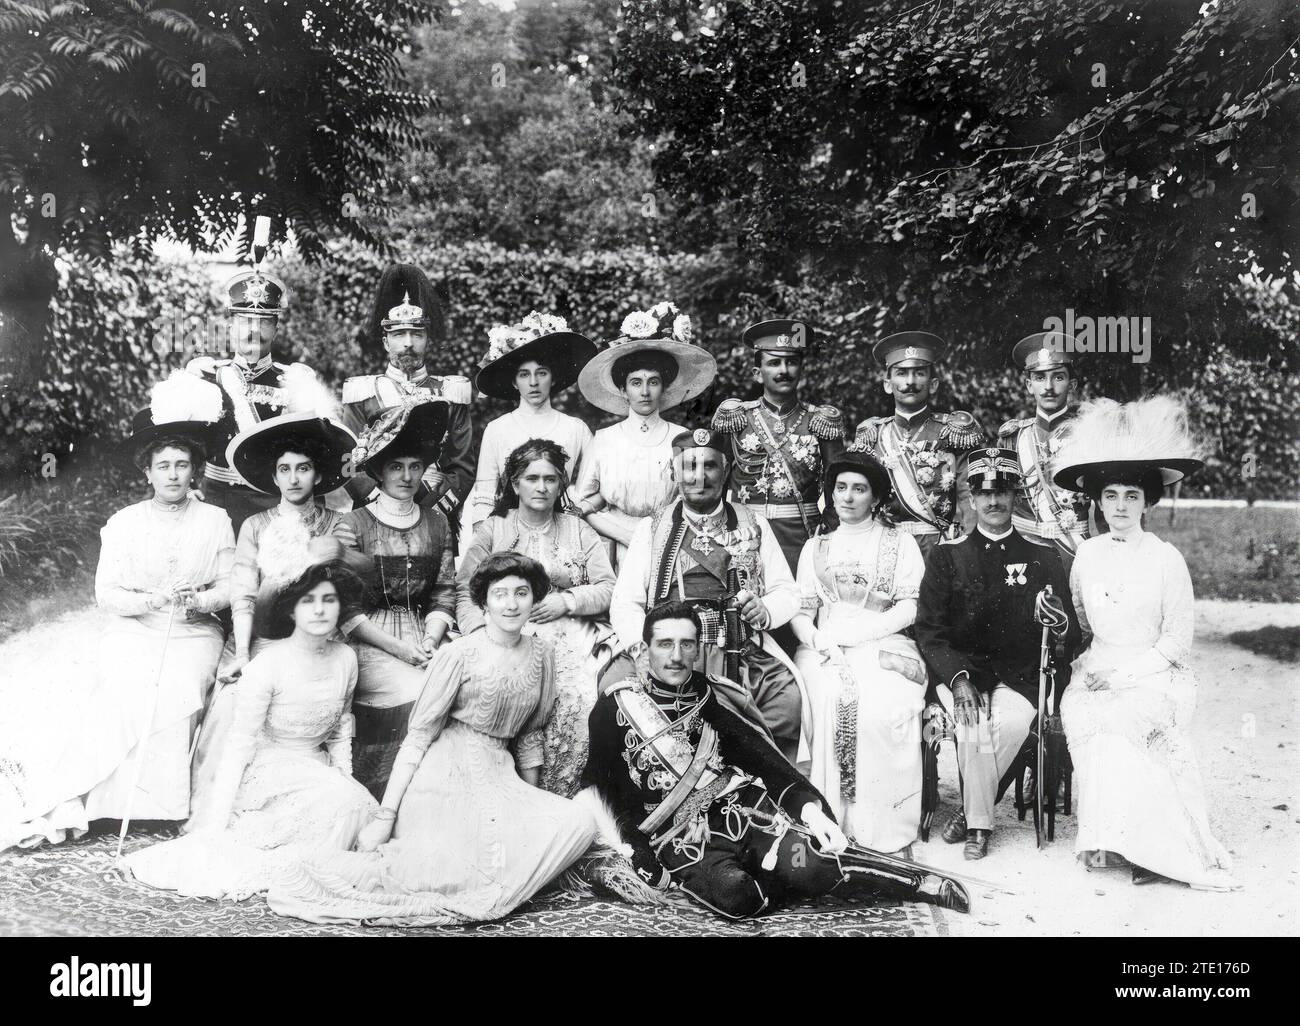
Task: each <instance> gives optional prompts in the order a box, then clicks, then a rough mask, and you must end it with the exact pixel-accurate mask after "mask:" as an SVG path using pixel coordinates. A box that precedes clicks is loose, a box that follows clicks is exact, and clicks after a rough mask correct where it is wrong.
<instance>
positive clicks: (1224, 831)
mask: <svg viewBox="0 0 1300 1026" xmlns="http://www.w3.org/2000/svg"><path fill="white" fill-rule="evenodd" d="M1196 612H1197V618H1196V643H1195V646H1194V649H1193V655H1192V659H1193V666H1194V668H1195V670H1196V673H1197V676H1198V678H1199V681H1200V694H1199V704H1198V708H1197V713H1196V719H1195V721H1194V724H1193V736H1194V742H1195V747H1196V753H1197V756H1198V758H1199V759H1200V764H1201V773H1202V776H1203V778H1204V780H1205V784H1206V788H1207V790H1208V794H1207V798H1208V802H1209V807H1210V813H1211V814H1210V819H1211V823H1212V825H1213V827H1214V829H1215V831H1216V833H1217V834H1218V836H1219V838H1220V839H1221V840H1222V841H1223V842H1224V844H1225V845H1226V846H1227V848H1228V849H1229V851H1230V852H1231V853H1232V856H1233V859H1234V860H1235V866H1234V875H1235V876H1236V877H1237V879H1238V880H1240V881H1241V882H1242V883H1243V884H1244V885H1245V889H1244V890H1242V891H1239V892H1235V893H1231V894H1216V893H1209V892H1202V891H1192V890H1190V889H1188V888H1186V887H1183V886H1181V885H1172V884H1155V885H1150V886H1146V887H1133V886H1132V885H1131V884H1130V883H1129V879H1128V871H1127V870H1126V869H1111V870H1097V871H1092V872H1088V871H1086V870H1084V869H1083V868H1082V866H1080V865H1078V864H1077V863H1076V862H1075V860H1074V854H1073V849H1074V834H1075V821H1074V818H1073V817H1062V816H1058V817H1057V833H1056V842H1055V843H1054V844H1052V845H1050V846H1049V847H1048V848H1046V849H1045V850H1043V851H1038V850H1036V849H1035V847H1034V830H1033V824H1032V822H1031V820H1030V819H1026V821H1025V822H1024V823H1020V822H1018V821H1017V820H1016V817H1015V810H1014V809H1013V808H1012V807H1011V801H1010V797H1008V798H1007V799H1004V801H1003V804H1002V805H1001V806H1000V808H999V816H1000V819H999V822H998V826H997V830H996V831H995V833H994V835H993V842H992V845H991V847H990V851H989V856H988V858H986V859H984V860H983V861H981V862H978V863H967V862H964V861H963V860H962V857H961V846H960V845H953V846H949V845H946V844H944V843H943V841H942V840H940V839H939V836H938V827H940V826H941V825H942V823H943V822H944V820H945V818H946V816H947V814H948V812H949V811H950V810H951V809H952V808H954V807H955V805H956V799H957V795H956V790H955V786H956V770H955V767H954V765H953V756H952V746H951V745H947V746H945V748H944V752H943V755H942V757H941V763H940V775H941V776H940V779H941V781H942V797H943V807H942V808H941V809H940V811H939V813H938V814H937V815H936V817H935V819H936V826H935V831H934V833H932V834H931V841H930V843H928V844H920V843H918V844H917V845H916V848H915V854H916V857H917V859H918V860H920V861H923V862H929V863H932V864H934V865H937V866H942V867H946V868H949V869H952V870H953V871H955V872H958V873H961V872H963V871H969V872H971V873H972V874H974V875H977V876H979V877H982V878H983V879H985V880H988V881H990V882H992V883H995V884H997V885H998V887H1000V888H1005V889H1006V890H1007V891H1010V892H1012V893H1003V892H1002V891H1000V890H999V891H993V890H990V889H989V888H988V887H982V886H978V885H975V886H972V887H971V895H972V898H973V900H974V909H973V910H972V914H971V915H969V916H960V915H956V914H954V913H944V919H945V920H946V923H947V926H948V930H949V932H950V933H951V934H952V935H954V936H987V935H993V934H1008V935H1012V934H1015V935H1037V936H1058V935H1065V936H1069V935H1083V936H1090V935H1114V934H1127V935H1140V934H1153V935H1162V934H1172V935H1182V936H1202V935H1209V934H1215V935H1219V936H1231V935H1235V934H1246V935H1291V936H1294V935H1296V934H1297V933H1300V884H1298V881H1300V801H1297V779H1300V741H1298V740H1297V739H1296V737H1295V734H1294V733H1293V730H1294V729H1295V728H1296V727H1297V726H1300V708H1298V707H1297V701H1298V699H1297V695H1298V691H1297V688H1296V683H1297V678H1298V677H1300V667H1297V666H1296V665H1295V664H1286V663H1279V662H1276V661H1274V660H1272V659H1270V658H1268V657H1267V656H1261V655H1255V654H1253V653H1251V652H1248V651H1246V650H1245V649H1241V648H1238V647H1236V646H1235V645H1232V644H1230V643H1229V642H1228V641H1227V636H1228V634H1230V633H1231V632H1232V631H1235V630H1246V629H1251V628H1255V627H1261V626H1264V625H1265V624H1270V623H1272V624H1279V625H1296V624H1300V604H1297V603H1293V604H1280V603H1259V602H1222V601H1200V602H1197V604H1196ZM98 631H99V614H98V613H97V612H96V611H95V610H94V609H87V610H82V611H79V612H75V613H69V614H67V615H65V616H62V617H60V618H59V619H58V620H55V621H53V622H52V623H49V624H45V625H43V626H40V627H36V628H33V629H31V630H28V631H24V632H22V633H20V634H17V635H15V636H14V637H12V638H10V639H8V640H7V641H5V642H4V643H0V710H6V711H7V712H8V713H10V714H13V713H15V712H16V711H17V710H18V708H24V709H32V708H33V706H34V704H35V705H36V706H37V707H39V708H40V711H41V713H42V714H43V715H47V716H51V715H52V716H56V717H57V716H59V715H60V714H61V710H64V709H67V708H68V707H69V705H70V703H73V702H75V701H76V689H75V688H74V687H68V686H67V684H66V683H65V682H69V681H75V680H77V679H83V680H84V679H86V677H87V676H88V675H89V674H90V673H91V672H92V671H93V665H94V654H95V640H96V638H97V636H98ZM33 685H35V686H36V687H37V688H39V691H37V692H35V694H39V695H40V696H41V697H40V699H39V701H38V702H37V703H33V701H32V700H33V697H34V693H33V690H32V686H33ZM6 692H8V694H6ZM19 693H21V694H22V700H19V701H15V700H14V696H15V695H16V694H19ZM4 719H6V720H9V721H10V727H11V728H12V726H13V721H12V719H11V716H8V715H7V716H5V717H4ZM8 732H9V731H5V733H8Z"/></svg>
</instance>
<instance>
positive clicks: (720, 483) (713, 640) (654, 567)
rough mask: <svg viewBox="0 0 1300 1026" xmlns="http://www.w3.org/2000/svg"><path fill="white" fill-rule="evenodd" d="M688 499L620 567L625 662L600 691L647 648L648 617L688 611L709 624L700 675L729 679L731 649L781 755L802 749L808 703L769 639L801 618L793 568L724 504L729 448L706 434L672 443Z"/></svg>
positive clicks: (645, 525)
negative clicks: (672, 609)
mask: <svg viewBox="0 0 1300 1026" xmlns="http://www.w3.org/2000/svg"><path fill="white" fill-rule="evenodd" d="M672 444H673V476H674V479H675V480H676V482H677V487H678V490H679V491H680V494H681V498H680V499H678V500H674V501H673V502H672V503H671V504H670V505H669V506H668V507H667V508H666V509H664V510H661V511H660V512H659V513H658V514H657V515H655V516H654V517H651V518H649V519H645V520H642V521H641V522H640V524H638V525H637V527H636V529H635V530H634V531H633V532H632V538H631V541H630V542H629V543H628V548H627V552H626V553H625V554H624V556H623V560H622V562H621V563H620V564H619V570H618V580H617V582H616V583H615V584H614V593H613V596H612V597H611V599H610V607H609V619H610V623H611V624H612V625H613V628H614V631H615V633H616V634H617V635H618V642H619V650H620V651H621V652H622V653H623V655H622V656H620V658H619V659H616V660H615V661H614V663H613V664H611V666H610V667H609V668H608V669H607V670H606V672H605V673H604V674H602V676H601V680H602V682H603V681H605V680H609V679H618V675H619V674H620V673H621V674H623V675H626V673H627V672H628V670H629V669H630V668H631V667H632V665H633V661H634V657H635V655H636V653H637V652H638V651H639V646H640V644H641V628H642V625H643V624H644V623H645V616H646V610H647V609H650V608H651V607H652V606H655V605H657V604H658V603H660V602H664V601H667V600H669V599H672V600H675V601H682V600H685V601H687V602H689V603H690V604H691V605H692V606H693V607H694V608H695V609H696V611H697V612H698V613H699V614H700V618H701V619H702V620H703V622H704V634H703V637H702V638H701V645H700V658H699V669H707V670H708V671H710V672H712V673H723V672H724V667H725V665H726V660H727V650H728V649H730V650H731V658H732V660H733V663H735V665H736V666H737V667H738V670H733V676H735V677H736V678H737V679H739V678H743V681H741V682H742V683H744V684H745V686H746V687H747V688H748V691H749V694H750V695H751V696H752V698H753V702H754V704H755V705H756V706H757V707H758V711H759V713H760V714H761V715H762V718H763V722H764V723H766V724H767V727H768V729H769V730H770V731H771V733H772V736H773V737H774V738H775V739H776V744H777V746H778V747H779V748H780V750H781V752H782V753H783V754H784V755H785V756H786V757H787V758H788V759H790V760H791V761H792V762H793V761H794V759H795V758H796V756H797V753H798V750H799V726H800V721H801V719H802V708H803V702H802V697H801V693H800V690H799V684H798V679H797V677H796V676H795V670H794V667H793V664H791V663H790V661H789V658H788V657H786V656H785V655H784V653H782V651H781V650H780V649H779V648H778V647H777V646H776V644H775V643H774V642H773V641H772V639H771V636H770V634H769V632H770V631H771V630H772V629H773V628H776V627H780V626H781V625H783V624H786V623H789V622H790V620H791V618H792V617H793V616H794V614H795V613H797V612H798V611H799V592H798V590H797V589H796V587H795V583H794V576H793V575H792V574H791V572H790V565H789V563H787V562H786V559H785V556H784V555H783V554H782V552H781V548H780V546H779V545H778V544H777V541H776V537H775V536H774V535H773V533H772V529H771V528H770V527H769V526H768V524H767V521H765V520H764V519H763V518H762V516H760V515H758V514H756V513H753V512H752V511H751V510H750V509H749V508H748V507H747V506H743V505H740V504H738V503H731V502H726V501H724V499H723V495H724V493H725V491H726V482H727V470H728V466H727V450H728V449H729V448H730V445H729V443H728V441H727V439H726V438H725V437H724V436H723V435H720V434H718V433H716V432H713V431H708V430H705V429H704V428H700V429H698V430H695V431H683V432H682V433H681V434H679V435H677V436H676V437H675V438H674V439H673V443H672Z"/></svg>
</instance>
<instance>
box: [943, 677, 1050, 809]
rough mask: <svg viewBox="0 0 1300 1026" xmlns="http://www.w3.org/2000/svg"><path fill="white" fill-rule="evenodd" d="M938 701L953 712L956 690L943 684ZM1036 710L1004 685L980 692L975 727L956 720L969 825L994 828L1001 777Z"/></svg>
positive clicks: (964, 801)
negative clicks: (953, 693) (994, 812)
mask: <svg viewBox="0 0 1300 1026" xmlns="http://www.w3.org/2000/svg"><path fill="white" fill-rule="evenodd" d="M936 690H937V691H938V693H939V701H940V702H941V703H942V705H943V707H944V708H945V709H947V710H948V713H949V715H951V714H952V711H953V702H952V691H951V690H949V688H948V687H947V685H944V684H940V685H939V686H938V688H937V689H936ZM1036 715H1037V710H1036V709H1035V708H1034V707H1033V705H1031V704H1030V703H1029V701H1028V700H1027V699H1026V698H1025V697H1024V696H1023V695H1020V694H1019V693H1017V692H1015V691H1013V690H1011V688H1009V687H1007V686H1006V685H1005V684H999V685H998V686H997V687H996V688H994V689H993V691H992V693H991V694H981V695H980V707H979V722H978V723H977V724H976V725H975V726H974V727H963V726H962V725H961V724H960V723H959V724H957V767H958V769H960V770H961V777H962V805H963V807H964V809H965V812H966V829H968V830H992V829H993V806H994V804H995V801H996V799H997V795H998V781H999V780H1001V779H1002V774H1004V773H1005V772H1006V771H1007V769H1008V767H1010V765H1011V763H1012V762H1013V761H1015V758H1016V756H1017V755H1018V754H1019V752H1020V749H1021V746H1022V745H1024V743H1025V738H1027V737H1028V736H1029V729H1030V727H1032V726H1033V724H1034V717H1035V716H1036Z"/></svg>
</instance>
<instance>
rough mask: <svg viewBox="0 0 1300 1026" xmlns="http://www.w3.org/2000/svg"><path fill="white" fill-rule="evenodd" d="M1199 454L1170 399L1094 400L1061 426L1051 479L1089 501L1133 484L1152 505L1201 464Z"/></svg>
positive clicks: (1180, 411) (1183, 411)
mask: <svg viewBox="0 0 1300 1026" xmlns="http://www.w3.org/2000/svg"><path fill="white" fill-rule="evenodd" d="M1200 454H1201V447H1200V445H1199V444H1198V443H1197V441H1196V439H1195V437H1194V436H1193V435H1192V432H1191V428H1190V427H1189V426H1188V423H1187V408H1186V407H1185V406H1184V405H1183V404H1182V403H1180V402H1178V401H1177V400H1176V399H1171V398H1169V397H1168V396H1163V395H1156V396H1150V397H1149V398H1146V399H1139V400H1138V401H1137V402H1133V403H1124V404H1122V405H1121V404H1120V403H1117V402H1115V401H1114V400H1113V399H1095V400H1093V401H1091V402H1087V403H1084V404H1083V405H1082V406H1081V407H1080V408H1079V414H1078V416H1077V417H1075V418H1074V419H1073V420H1072V421H1070V422H1069V423H1068V424H1067V425H1066V428H1065V431H1064V433H1063V436H1062V439H1061V447H1060V449H1059V450H1058V451H1057V454H1056V460H1055V462H1056V465H1057V466H1058V467H1060V468H1061V469H1059V470H1058V471H1056V473H1055V474H1054V475H1053V480H1054V481H1055V482H1056V484H1057V486H1058V487H1060V488H1068V489H1070V491H1074V492H1084V493H1086V494H1087V495H1088V497H1089V498H1091V499H1093V500H1096V499H1098V498H1099V497H1100V495H1101V490H1102V489H1103V488H1105V487H1106V486H1107V485H1108V484H1136V485H1140V486H1141V487H1142V490H1143V491H1144V492H1145V493H1146V499H1147V501H1148V502H1151V503H1154V502H1156V501H1158V500H1159V498H1160V493H1161V491H1162V490H1163V489H1164V487H1165V486H1166V485H1171V484H1173V483H1174V482H1175V481H1179V480H1181V479H1182V478H1183V477H1184V475H1186V474H1190V473H1192V472H1193V471H1195V470H1199V469H1200V468H1201V467H1203V466H1204V465H1205V461H1204V460H1203V459H1201V455H1200Z"/></svg>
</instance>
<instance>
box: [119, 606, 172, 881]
mask: <svg viewBox="0 0 1300 1026" xmlns="http://www.w3.org/2000/svg"><path fill="white" fill-rule="evenodd" d="M175 623H176V601H175V599H173V600H172V603H171V612H170V613H169V614H168V615H167V633H166V634H164V635H163V644H162V654H161V655H159V657H158V673H157V675H156V676H155V677H154V682H153V702H152V704H151V705H150V706H149V725H148V726H147V727H146V728H145V732H144V737H142V738H140V741H139V743H138V744H137V745H136V746H135V768H134V771H133V772H132V774H131V790H130V791H129V792H128V793H127V797H126V815H125V816H123V817H122V829H121V830H120V831H119V832H118V835H117V854H116V855H115V856H114V859H115V860H117V861H121V858H122V845H124V844H125V843H126V831H127V828H128V827H129V826H130V825H131V813H132V811H133V810H134V809H135V793H136V791H137V790H138V789H139V787H140V771H141V770H142V769H143V768H144V757H145V753H146V752H147V751H148V749H149V735H150V734H152V733H153V720H154V717H155V716H157V715H158V692H159V689H160V688H161V687H162V675H163V667H164V666H166V665H167V644H168V642H170V641H171V640H172V626H173V624H175Z"/></svg>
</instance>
